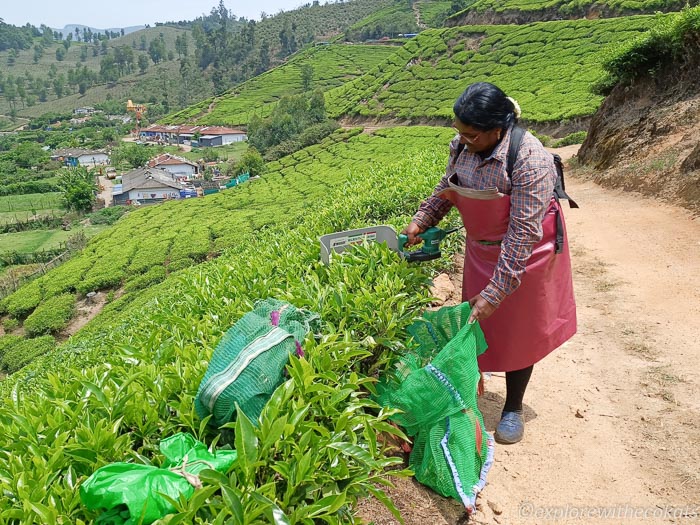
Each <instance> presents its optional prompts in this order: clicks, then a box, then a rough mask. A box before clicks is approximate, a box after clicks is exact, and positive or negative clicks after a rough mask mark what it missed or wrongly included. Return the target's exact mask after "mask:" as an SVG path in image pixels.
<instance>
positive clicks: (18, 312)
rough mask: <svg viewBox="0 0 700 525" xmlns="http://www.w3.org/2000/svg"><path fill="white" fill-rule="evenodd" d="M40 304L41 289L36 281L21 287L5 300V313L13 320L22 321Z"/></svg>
mask: <svg viewBox="0 0 700 525" xmlns="http://www.w3.org/2000/svg"><path fill="white" fill-rule="evenodd" d="M40 302H41V288H40V286H39V284H38V283H37V282H36V281H32V282H31V283H29V284H27V285H25V286H22V287H21V288H20V289H19V290H17V291H16V292H15V293H13V294H12V295H10V296H9V297H8V298H7V300H6V305H7V311H8V312H9V313H10V315H11V316H12V317H14V318H15V319H22V318H23V317H25V316H26V315H27V314H29V313H30V312H31V311H32V310H34V308H36V307H37V305H38V304H39V303H40Z"/></svg>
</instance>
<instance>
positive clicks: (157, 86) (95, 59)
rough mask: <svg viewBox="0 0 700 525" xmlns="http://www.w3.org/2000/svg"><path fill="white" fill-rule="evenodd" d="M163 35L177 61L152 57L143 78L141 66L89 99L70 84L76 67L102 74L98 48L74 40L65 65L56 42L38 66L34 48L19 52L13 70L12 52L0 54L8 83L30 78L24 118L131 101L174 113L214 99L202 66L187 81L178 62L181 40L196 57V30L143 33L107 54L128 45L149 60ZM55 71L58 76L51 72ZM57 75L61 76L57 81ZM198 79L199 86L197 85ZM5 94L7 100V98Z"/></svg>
mask: <svg viewBox="0 0 700 525" xmlns="http://www.w3.org/2000/svg"><path fill="white" fill-rule="evenodd" d="M161 34H162V35H163V37H162V38H163V42H164V44H165V50H166V55H167V54H168V53H170V52H172V53H173V54H174V57H175V59H174V60H168V57H167V56H166V57H165V59H164V60H162V61H161V62H159V63H158V64H154V63H153V61H152V60H151V59H150V57H149V61H148V68H147V69H146V71H145V72H144V74H141V73H140V71H139V69H138V67H136V68H135V71H133V72H131V73H130V74H125V75H123V76H122V77H120V78H119V79H118V80H117V81H116V82H109V83H107V82H98V83H97V84H96V85H91V86H90V87H88V89H87V90H86V91H85V93H84V94H81V93H80V92H79V85H77V84H73V85H70V84H69V79H70V76H71V74H72V73H71V72H72V71H73V72H74V71H75V70H76V65H79V66H80V68H81V69H82V68H85V69H87V70H88V71H89V72H90V73H92V74H94V75H97V74H99V72H100V67H101V66H100V63H101V61H102V59H103V58H104V56H105V55H104V54H103V53H102V50H101V49H97V48H96V46H95V45H94V44H93V43H90V44H86V43H83V42H77V41H73V42H72V43H71V45H70V47H69V48H68V49H67V51H66V54H65V58H64V59H63V60H61V61H59V60H57V58H56V51H57V49H58V48H59V47H60V48H63V45H62V43H61V42H54V43H53V44H52V45H51V46H49V47H47V48H45V49H44V51H43V54H42V56H41V57H40V58H39V59H38V60H37V61H36V62H35V61H34V50H33V49H32V48H30V49H26V50H22V51H20V52H19V53H17V56H16V58H14V60H13V61H12V62H13V63H12V65H9V61H10V55H11V51H2V52H0V66H1V69H2V79H5V80H6V79H7V78H8V77H10V76H11V77H13V78H18V77H19V78H24V79H25V82H24V93H25V94H26V96H25V98H24V99H22V98H21V97H20V95H19V94H18V95H17V97H16V100H15V107H16V110H17V115H18V116H20V117H29V118H31V117H38V116H40V115H42V114H44V113H48V112H52V113H66V112H68V113H69V112H71V111H72V110H73V109H74V108H76V107H80V106H93V105H95V104H97V103H100V102H104V101H105V100H107V99H108V98H111V99H113V100H126V99H128V98H131V99H133V100H134V101H135V102H142V103H146V104H150V105H153V104H163V105H164V106H165V107H166V108H168V107H169V108H172V109H174V108H179V107H182V105H184V104H190V103H194V102H195V101H199V100H201V99H202V98H206V97H208V96H210V95H211V94H212V93H213V90H212V88H211V86H209V85H208V84H206V82H205V81H204V79H203V78H202V76H201V75H200V74H199V72H198V70H196V67H194V66H192V67H193V68H194V70H195V71H194V72H192V74H191V75H189V77H188V79H187V81H186V80H185V79H184V78H183V74H182V73H181V71H180V69H181V68H180V66H181V63H180V61H179V60H177V54H176V49H175V40H176V38H177V37H178V36H181V35H187V38H188V40H189V51H188V53H189V57H190V58H191V59H192V58H193V55H194V42H193V39H192V37H191V31H189V30H187V29H183V28H176V27H169V26H158V27H150V28H144V29H140V30H138V31H135V32H132V33H129V34H128V35H125V36H123V37H119V38H113V39H110V40H108V41H106V46H107V50H108V51H109V50H113V49H114V48H118V47H120V46H128V47H129V48H130V49H131V50H132V51H133V53H134V56H135V59H138V56H139V55H146V56H147V57H148V56H149V55H148V46H149V43H150V42H151V41H153V40H155V39H159V38H160V35H161ZM144 48H145V49H144ZM83 53H86V54H87V56H85V58H84V60H83V59H82V58H81V56H82V55H83ZM52 68H53V72H54V73H51V71H52ZM51 74H54V75H55V76H54V77H53V78H52V77H51V76H50V75H51ZM61 75H62V76H63V78H64V81H65V86H64V90H63V91H62V93H61V96H60V97H58V96H57V94H56V91H55V87H54V80H55V78H58V77H60V76H61ZM192 79H194V80H196V82H191V80H192ZM185 84H187V85H185ZM194 84H196V86H195V85H194ZM2 95H6V93H3V94H2ZM42 98H43V99H44V100H43V101H42ZM166 111H168V109H166ZM0 114H5V115H9V114H10V103H9V101H8V100H7V97H6V96H0Z"/></svg>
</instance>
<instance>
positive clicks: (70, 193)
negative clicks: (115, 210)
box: [59, 167, 95, 213]
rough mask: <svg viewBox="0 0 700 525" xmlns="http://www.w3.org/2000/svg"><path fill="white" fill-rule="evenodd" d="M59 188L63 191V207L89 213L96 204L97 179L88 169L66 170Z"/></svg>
mask: <svg viewBox="0 0 700 525" xmlns="http://www.w3.org/2000/svg"><path fill="white" fill-rule="evenodd" d="M59 187H60V188H61V189H62V190H63V197H62V201H63V207H64V208H65V209H67V210H70V211H77V212H79V213H87V212H89V211H91V210H92V206H93V205H94V204H95V179H94V177H93V176H92V175H91V174H90V172H89V171H88V169H87V168H85V167H78V168H65V169H64V170H62V172H61V173H60V179H59Z"/></svg>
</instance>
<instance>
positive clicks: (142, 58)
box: [138, 54, 148, 75]
mask: <svg viewBox="0 0 700 525" xmlns="http://www.w3.org/2000/svg"><path fill="white" fill-rule="evenodd" d="M138 64H139V71H141V74H142V75H143V74H144V73H145V72H146V70H147V69H148V57H147V56H146V55H144V54H139V60H138Z"/></svg>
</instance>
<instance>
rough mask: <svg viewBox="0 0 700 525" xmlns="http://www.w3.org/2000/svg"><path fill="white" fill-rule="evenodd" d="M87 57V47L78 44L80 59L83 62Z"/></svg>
mask: <svg viewBox="0 0 700 525" xmlns="http://www.w3.org/2000/svg"><path fill="white" fill-rule="evenodd" d="M87 58H88V48H87V46H80V61H81V62H85V61H86V60H87Z"/></svg>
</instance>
